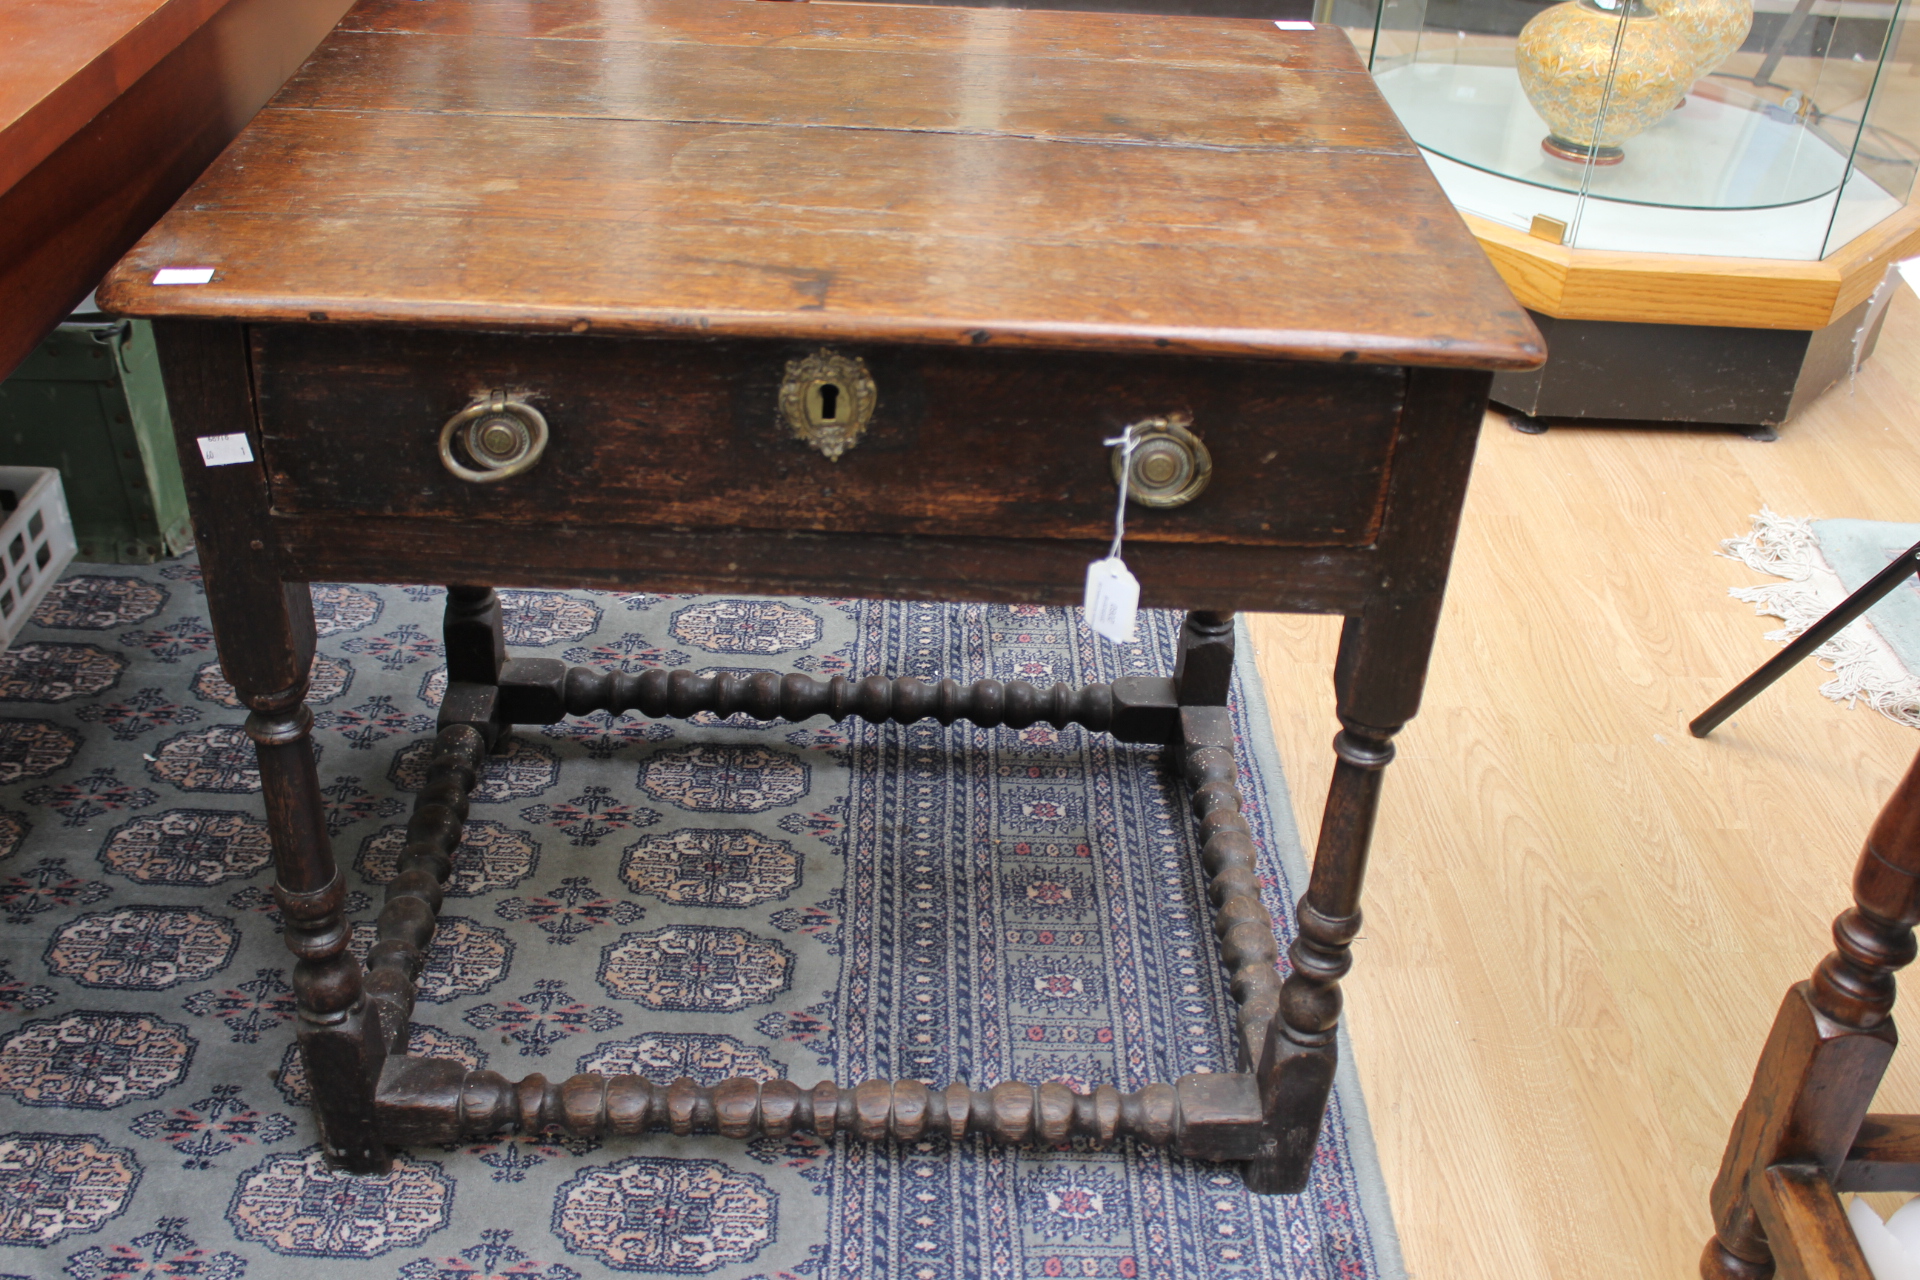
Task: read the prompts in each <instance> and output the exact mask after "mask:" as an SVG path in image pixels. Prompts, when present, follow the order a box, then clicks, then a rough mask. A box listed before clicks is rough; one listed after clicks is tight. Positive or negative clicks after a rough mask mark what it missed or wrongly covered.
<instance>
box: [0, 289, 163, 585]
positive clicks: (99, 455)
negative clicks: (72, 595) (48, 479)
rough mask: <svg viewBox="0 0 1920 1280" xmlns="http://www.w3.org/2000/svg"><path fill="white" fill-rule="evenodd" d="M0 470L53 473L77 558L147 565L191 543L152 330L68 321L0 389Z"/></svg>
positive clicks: (142, 325)
mask: <svg viewBox="0 0 1920 1280" xmlns="http://www.w3.org/2000/svg"><path fill="white" fill-rule="evenodd" d="M0 464H5V465H8V466H33V467H58V468H59V470H60V481H61V484H62V486H63V487H64V488H65V489H66V494H67V508H68V510H69V511H70V512H71V513H72V515H73V532H74V538H75V540H76V542H77V543H78V544H79V546H78V551H77V553H76V555H75V557H74V558H75V559H76V560H81V561H90V562H94V563H115V564H150V563H152V562H153V561H155V560H159V559H162V558H163V557H166V556H172V555H178V554H180V553H181V552H182V551H185V550H186V549H187V548H189V547H191V546H192V545H193V528H192V525H191V523H190V521H189V519H188V516H187V497H186V492H185V490H184V489H183V488H182V486H181V483H180V459H179V457H178V456H177V455H176V454H175V453H174V450H173V424H172V420H171V419H170V418H169V416H168V414H167V394H166V390H165V388H164V387H163V386H162V385H161V382H160V362H159V359H158V358H157V356H156V354H155V352H154V344H153V330H152V327H151V326H149V325H148V324H147V322H146V321H144V320H110V319H107V318H106V317H104V316H94V317H87V318H81V317H79V316H76V317H75V318H74V319H72V320H71V321H69V322H68V323H66V324H63V325H60V326H59V327H58V328H56V329H55V330H54V331H53V332H52V333H50V334H48V335H47V337H46V339H45V340H44V341H42V342H41V344H40V345H39V346H38V347H37V348H35V349H34V352H33V354H32V355H30V356H28V357H27V358H26V360H25V361H23V362H22V363H21V365H20V367H19V368H18V369H16V370H15V371H14V373H13V375H12V376H11V377H9V378H8V379H7V380H6V381H5V382H4V383H0Z"/></svg>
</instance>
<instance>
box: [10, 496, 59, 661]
mask: <svg viewBox="0 0 1920 1280" xmlns="http://www.w3.org/2000/svg"><path fill="white" fill-rule="evenodd" d="M0 510H3V511H5V512H6V523H5V524H0V649H5V648H6V647H7V646H8V645H11V644H12V643H13V638H14V636H16V635H18V634H19V633H20V628H21V627H23V626H25V625H26V621H27V619H28V618H29V617H30V616H31V615H32V614H33V610H34V607H35V606H36V605H38V604H39V603H40V600H41V597H43V596H45V595H46V594H47V589H48V588H49V587H51V586H52V585H53V584H54V582H55V580H56V579H58V578H59V577H60V575H61V574H62V573H64V572H65V571H66V568H67V565H68V564H69V563H70V562H71V561H72V560H73V551H74V541H73V521H72V520H70V519H69V518H68V517H67V495H66V491H65V490H63V489H61V487H60V473H59V472H58V471H56V470H54V469H53V468H52V467H0Z"/></svg>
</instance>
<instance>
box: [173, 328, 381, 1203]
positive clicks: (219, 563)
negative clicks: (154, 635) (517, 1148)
mask: <svg viewBox="0 0 1920 1280" xmlns="http://www.w3.org/2000/svg"><path fill="white" fill-rule="evenodd" d="M157 336H158V338H159V339H160V342H159V347H160V357H161V363H162V366H163V369H164V372H165V375H166V380H167V393H168V400H169V402H170V403H171V404H172V406H173V421H174V425H175V428H176V441H175V443H176V444H177V446H178V449H179V454H180V470H181V476H182V479H183V480H184V481H185V483H186V488H187V498H188V501H189V504H190V506H191V507H192V510H193V530H194V540H195V542H196V543H197V544H198V546H199V551H200V565H201V571H202V574H203V576H204V579H205V585H206V592H207V612H208V615H209V617H210V618H211V620H212V623H213V633H214V637H215V642H216V643H217V645H218V646H219V652H220V669H221V672H222V673H223V674H224V675H225V676H226V678H227V681H228V683H230V684H231V685H232V686H233V688H234V691H235V692H236V693H237V694H238V695H239V697H240V700H241V701H242V702H244V703H245V704H246V706H247V708H248V710H249V712H250V713H251V714H249V715H248V717H247V736H248V737H249V738H251V739H252V740H253V744H254V750H255V752H256V753H257V755H258V758H259V762H260V786H261V791H262V793H263V799H264V800H265V803H266V811H267V829H268V834H269V837H270V838H271V840H272V843H273V865H274V896H275V898H276V899H277V900H278V902H279V904H280V909H281V913H282V916H283V918H284V919H285V921H286V938H287V948H288V950H290V951H292V952H293V954H294V956H295V964H294V968H293V990H294V998H295V1002H296V1006H297V1018H296V1027H297V1034H298V1036H299V1041H300V1051H301V1055H302V1057H303V1058H304V1060H305V1063H306V1068H307V1078H308V1081H309V1082H310V1084H311V1086H312V1090H313V1108H314V1112H315V1114H316V1115H317V1116H318V1117H319V1121H320V1134H321V1139H322V1142H323V1144H324V1149H325V1151H326V1154H327V1158H328V1159H329V1160H330V1161H332V1162H333V1163H334V1164H336V1165H338V1166H340V1167H341V1168H344V1169H348V1170H351V1171H353V1172H355V1173H378V1172H382V1171H384V1170H385V1169H386V1168H388V1165H389V1161H388V1156H387V1150H386V1147H385V1146H384V1145H383V1144H382V1143H381V1142H380V1140H379V1138H378V1136H377V1135H376V1133H375V1129H374V1107H373V1104H374V1092H375V1086H376V1083H377V1081H378V1079H379V1075H380V1069H381V1066H382V1065H383V1063H384V1061H385V1058H386V1042H385V1040H384V1038H383V1036H382V1033H381V1028H380V1025H379V1019H378V1018H377V1017H376V1016H375V1015H374V1014H373V1013H372V1011H371V1007H370V1004H369V1002H368V1000H367V999H366V982H365V972H364V970H362V968H361V966H360V963H359V961H357V960H355V959H354V958H353V956H352V955H351V954H350V953H349V952H348V950H347V941H348V937H349V933H348V928H347V921H346V917H345V914H344V910H343V908H344V905H345V900H346V887H345V885H344V883H343V882H342V880H341V877H340V869H339V868H338V867H337V866H336V865H335V864H334V860H333V845H332V841H331V839H330V837H329V835H328V832H327V821H326V810H325V807H324V805H323V804H322V801H321V798H320V780H319V775H318V772H317V770H316V769H315V767H314V759H313V742H312V729H313V713H312V712H310V711H309V710H307V707H306V702H305V699H306V693H307V675H308V671H309V669H310V668H311V667H312V665H313V651H314V641H315V634H314V625H313V598H312V596H311V595H310V594H309V593H308V590H307V584H306V583H305V582H292V581H287V580H286V579H287V578H288V577H291V576H293V575H291V574H288V573H287V567H288V566H287V564H286V562H285V559H284V548H283V547H282V546H281V545H280V544H279V542H278V540H277V534H276V530H275V528H274V526H273V523H272V521H271V520H270V519H269V517H268V515H267V513H268V512H269V511H270V510H271V508H272V502H271V499H270V496H269V494H268V492H267V482H266V475H265V472H264V470H263V468H262V466H261V464H260V461H259V460H260V459H261V457H263V456H264V455H263V445H262V442H261V440H260V438H259V432H258V428H257V426H256V424H255V423H254V420H253V406H252V402H251V393H250V391H249V387H250V385H251V381H250V374H249V368H248V360H247V336H246V331H245V329H244V327H243V326H241V325H237V324H229V323H224V322H222V323H206V322H200V321H175V322H169V323H166V324H164V325H162V326H160V327H159V328H158V330H157ZM210 436H225V437H229V438H231V437H235V436H237V437H241V438H243V439H245V440H246V441H247V442H248V448H247V450H246V452H247V453H248V454H250V455H251V456H250V457H249V458H246V459H242V460H239V461H235V460H232V459H228V460H224V461H209V460H208V459H207V457H206V455H205V454H204V453H203V452H202V450H201V448H200V447H199V443H198V442H199V440H201V439H202V438H204V437H210Z"/></svg>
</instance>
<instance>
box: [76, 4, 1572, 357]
mask: <svg viewBox="0 0 1920 1280" xmlns="http://www.w3.org/2000/svg"><path fill="white" fill-rule="evenodd" d="M1229 250H1230V252H1228V251H1229ZM175 265H194V266H212V267H215V268H216V275H215V278H214V280H213V282H212V283H211V284H208V285H204V286H196V287H192V288H169V287H160V288H155V287H154V286H152V285H151V283H150V281H151V278H152V275H153V272H154V271H155V270H156V269H157V268H159V267H164V266H175ZM102 299H103V301H105V302H108V303H109V304H110V305H112V306H113V307H115V308H116V309H119V310H122V311H125V312H128V313H130V314H136V315H155V316H158V315H173V316H199V317H208V318H238V319H248V320H261V319H294V320H302V321H304V320H309V319H311V318H312V317H313V316H314V315H315V314H318V315H322V316H324V317H325V318H326V319H327V320H328V321H329V322H333V323H346V322H370V323H397V324H415V325H448V326H480V325H494V326H498V325H501V324H507V325H513V326H525V327H533V328H542V327H544V328H552V329H558V330H570V331H573V332H585V331H588V330H593V331H598V332H616V333H653V334H658V333H681V334H685V333H687V332H689V331H696V332H705V333H709V334H714V335H720V334H728V335H734V336H780V337H788V338H799V339H814V338H831V339H835V340H843V341H852V340H860V339H871V340H891V341H910V342H943V343H944V342H953V343H964V344H970V345H978V344H980V343H983V342H996V343H1001V344H1009V345H1030V346H1056V347H1058V346H1091V347H1098V348H1106V349H1117V348H1135V349H1145V350H1176V351H1180V350H1183V351H1189V352H1196V353H1208V354H1255V355H1270V354H1295V355H1303V356H1307V357H1310V358H1319V359H1343V358H1344V359H1349V360H1352V359H1358V360H1360V361H1365V362H1381V363H1402V362H1407V363H1418V364H1434V365H1449V366H1469V367H1482V368H1491V367H1502V368H1509V367H1524V366H1527V365H1530V364H1532V363H1534V362H1535V361H1536V360H1537V358H1538V350H1539V348H1538V338H1537V335H1536V334H1535V333H1534V331H1533V328H1532V325H1531V323H1530V322H1529V321H1528V319H1527V317H1526V315H1525V313H1524V312H1523V311H1521V310H1520V309H1519V307H1518V306H1516V305H1515V304H1514V302H1513V301H1512V298H1511V295H1509V294H1508V293H1507V292H1506V290H1505V289H1504V287H1503V286H1501V285H1500V284H1499V280H1498V277H1497V276H1496V275H1495V274H1494V272H1493V270H1492V268H1491V267H1490V266H1489V264H1488V263H1487V261H1486V259H1485V257H1484V255H1483V254H1482V253H1481V252H1480V250H1479V249H1478V247H1477V246H1476V245H1475V243H1474V241H1473V239H1472V237H1471V236H1469V235H1468V234H1467V233H1466V231H1465V228H1464V227H1463V225H1462V224H1461V222H1460V220H1459V217H1458V216H1457V215H1456V214H1455V213H1454V212H1453V210H1452V208H1451V206H1449V205H1448V204H1447V203H1446V201H1445V199H1444V198H1443V197H1442V196H1441V194H1440V191H1439V188H1438V187H1437V186H1436V185H1435V183H1434V182H1433V180H1432V178H1431V176H1430V175H1429V174H1428V172H1427V170H1426V167H1425V164H1424V163H1423V162H1422V161H1421V160H1420V158H1419V155H1418V153H1417V151H1416V150H1415V149H1414V147H1413V146H1412V144H1411V143H1410V142H1409V141H1408V140H1407V138H1406V135H1405V134H1404V132H1403V131H1402V130H1401V129H1400V126H1399V124H1398V123H1397V122H1396V121H1395V120H1394V119H1393V117H1392V115H1391V113H1390V112H1389V111H1388V109H1387V107H1386V105H1385V104H1384V102H1382V101H1381V100H1380V98H1379V96H1378V94H1377V93H1376V92H1375V91H1374V90H1373V88H1372V85H1371V82H1370V81H1369V79H1368V77H1367V76H1366V73H1365V72H1364V70H1363V69H1362V68H1361V67H1360V65H1359V63H1358V62H1357V60H1356V59H1355V57H1354V55H1353V52H1352V49H1351V47H1350V45H1349V44H1348V43H1347V42H1346V41H1345V38H1344V36H1342V35H1340V34H1339V33H1338V32H1336V31H1332V30H1326V31H1316V32H1292V31H1286V32H1283V31H1278V30H1276V29H1275V28H1274V26H1273V24H1272V23H1271V22H1263V21H1256V20H1251V19H1241V20H1232V19H1193V18H1186V19H1162V18H1151V17H1142V16H1137V15H1110V14H1088V13H1062V12H1043V11H1024V12H1014V11H997V10H950V9H937V8H922V7H911V8H888V7H871V6H860V5H830V4H809V5H772V4H751V3H747V2H746V0H641V2H640V3H633V4H613V3H608V2H607V0H560V2H559V3H554V4H543V5H539V6H532V7H529V6H524V5H508V4H495V5H453V6H448V5H434V6H421V5H417V4H406V3H400V2H399V0H370V2H369V3H366V4H363V5H361V6H359V7H358V8H357V9H356V10H355V12H354V14H353V15H352V16H351V17H350V19H349V20H348V22H347V23H346V24H345V26H344V27H343V28H342V29H341V30H340V31H338V32H336V33H335V34H334V35H333V36H332V37H331V38H330V39H329V40H328V41H327V43H326V44H325V45H324V46H323V48H322V49H321V51H320V52H319V54H318V55H317V56H316V57H315V58H314V60H313V61H312V62H311V63H310V64H309V65H308V66H307V67H306V68H305V69H303V70H302V72H301V73H300V75H299V76H298V77H296V79H295V80H294V82H293V83H292V84H290V85H289V87H288V89H287V91H286V93H285V94H284V95H283V96H282V97H281V98H280V99H278V100H277V101H276V102H275V103H274V104H273V105H271V106H270V107H269V108H268V109H267V110H266V111H264V112H262V113H261V115H260V117H259V118H258V119H257V120H256V122H255V125H254V127H253V128H252V129H250V130H249V131H248V132H247V134H246V135H245V136H244V137H243V138H242V139H241V140H240V142H239V143H238V144H237V145H236V146H235V147H234V148H233V149H232V150H231V151H230V152H229V153H228V154H227V155H226V156H225V157H223V158H222V160H221V162H220V163H219V164H218V165H216V166H215V167H214V169H213V170H212V171H211V172H210V173H209V175H208V178H207V179H206V181H205V182H204V183H203V184H202V185H201V186H200V187H199V188H197V189H196V191H195V192H194V194H193V196H192V197H191V198H190V199H189V200H187V201H185V202H183V204H182V205H181V207H179V208H177V209H176V210H174V212H173V213H172V214H170V215H169V216H168V217H167V218H166V219H165V220H164V221H163V222H162V223H161V224H160V225H159V226H158V227H157V228H156V229H155V230H154V231H153V232H152V233H151V234H150V235H149V236H148V237H147V238H146V239H145V240H143V241H142V242H141V244H140V245H139V246H137V247H136V249H135V250H134V252H133V253H132V254H131V255H130V256H129V257H128V259H127V260H126V262H125V263H124V264H123V265H122V267H121V268H120V269H119V270H118V271H116V273H115V274H114V275H113V276H112V277H111V278H110V280H109V283H108V285H107V287H106V288H105V289H104V290H103V292H102Z"/></svg>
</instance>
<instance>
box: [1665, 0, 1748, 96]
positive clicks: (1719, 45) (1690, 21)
mask: <svg viewBox="0 0 1920 1280" xmlns="http://www.w3.org/2000/svg"><path fill="white" fill-rule="evenodd" d="M1653 6H1654V8H1656V9H1658V10H1659V12H1660V16H1661V17H1662V18H1665V19H1666V20H1667V25H1669V26H1671V27H1672V28H1673V29H1674V31H1675V32H1676V33H1677V34H1678V35H1679V36H1680V38H1681V39H1682V40H1685V41H1686V42H1687V47H1688V48H1690V49H1692V50H1693V78H1694V79H1695V80H1698V79H1700V78H1701V77H1702V76H1707V75H1711V74H1713V72H1714V71H1716V70H1718V69H1719V66H1720V64H1721V63H1723V62H1725V61H1726V60H1727V55H1729V54H1731V53H1732V52H1733V51H1734V50H1735V49H1738V48H1739V47H1740V46H1741V45H1742V44H1743V43H1745V42H1746V38H1747V32H1749V31H1751V30H1752V29H1753V0H1653Z"/></svg>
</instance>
